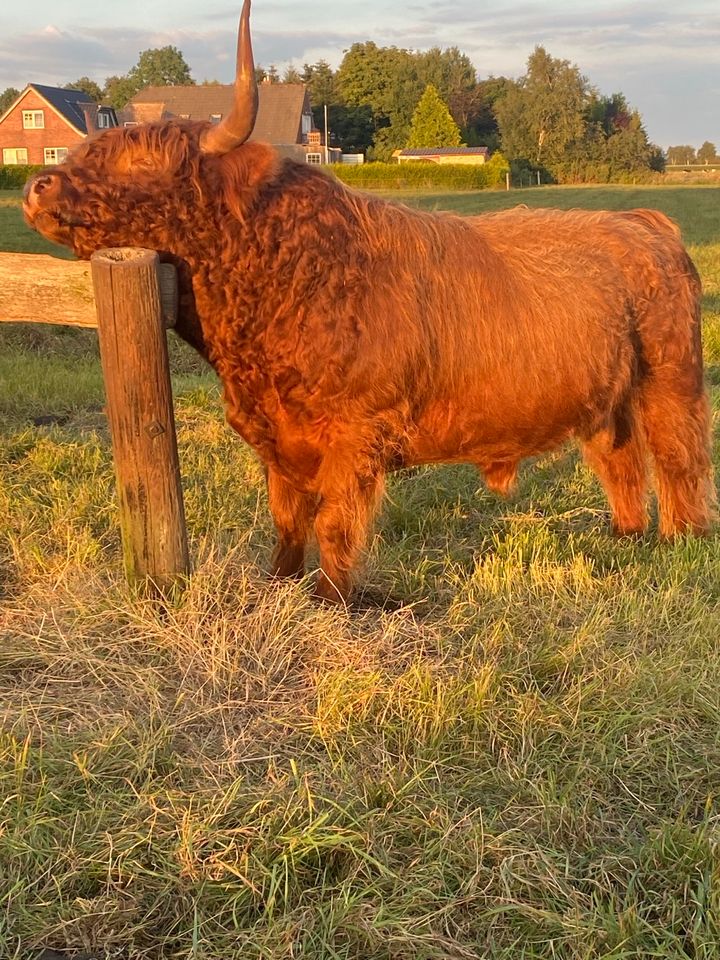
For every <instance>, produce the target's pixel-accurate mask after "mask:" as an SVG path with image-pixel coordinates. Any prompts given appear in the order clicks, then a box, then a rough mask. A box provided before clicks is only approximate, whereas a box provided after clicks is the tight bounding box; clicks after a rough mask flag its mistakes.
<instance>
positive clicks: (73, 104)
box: [30, 83, 96, 133]
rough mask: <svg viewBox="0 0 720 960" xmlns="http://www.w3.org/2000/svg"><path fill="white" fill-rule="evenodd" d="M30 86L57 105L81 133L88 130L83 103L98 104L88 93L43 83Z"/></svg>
mask: <svg viewBox="0 0 720 960" xmlns="http://www.w3.org/2000/svg"><path fill="white" fill-rule="evenodd" d="M30 86H31V87H32V88H33V90H36V91H37V92H38V93H39V94H40V96H41V97H44V98H45V100H47V102H48V103H49V104H50V105H51V106H53V107H55V109H56V110H57V111H58V113H60V114H62V116H63V117H64V118H65V119H66V120H67V121H68V122H69V123H71V124H72V125H73V126H74V127H77V129H78V130H80V132H81V133H87V132H88V129H87V121H86V119H85V113H84V112H83V110H82V107H81V104H85V105H87V104H92V105H93V106H96V104H95V101H94V100H93V99H92V97H89V96H88V95H87V93H84V92H83V91H82V90H63V89H62V88H61V87H46V86H45V85H44V84H41V83H31V84H30Z"/></svg>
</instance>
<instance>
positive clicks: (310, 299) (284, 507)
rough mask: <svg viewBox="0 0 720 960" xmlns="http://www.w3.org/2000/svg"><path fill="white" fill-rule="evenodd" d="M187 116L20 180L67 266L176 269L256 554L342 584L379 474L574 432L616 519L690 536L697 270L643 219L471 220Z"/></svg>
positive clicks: (704, 412) (186, 328)
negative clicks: (70, 259) (267, 523)
mask: <svg viewBox="0 0 720 960" xmlns="http://www.w3.org/2000/svg"><path fill="white" fill-rule="evenodd" d="M203 129H204V125H202V124H190V123H187V124H180V123H165V124H156V125H149V126H146V127H137V128H131V129H127V130H119V129H118V130H110V131H108V132H105V133H103V134H102V135H100V136H99V137H97V139H95V140H92V141H89V142H87V143H86V144H84V145H83V146H82V147H81V148H80V149H79V150H78V151H77V152H76V153H75V154H74V155H72V156H71V157H70V158H69V159H68V160H67V161H66V162H65V163H63V164H62V165H60V166H58V167H56V168H54V169H53V170H51V171H47V172H45V173H43V174H41V175H39V176H38V177H37V178H36V179H35V180H34V181H33V182H32V183H31V184H30V185H29V187H28V190H27V194H26V197H27V199H26V204H25V213H26V217H27V219H28V222H29V223H30V224H31V225H33V226H34V227H35V228H36V229H38V230H40V231H41V232H42V233H44V234H45V235H46V236H48V237H50V238H51V239H53V240H57V241H58V242H60V243H64V244H67V245H68V246H70V247H71V248H72V249H73V250H74V251H75V253H76V254H77V255H78V256H80V257H83V258H86V257H89V256H90V254H91V253H92V252H93V251H94V250H96V249H97V248H98V247H106V246H122V245H133V246H138V245H140V246H145V247H151V248H154V249H157V250H159V251H161V252H162V255H163V257H164V258H165V259H166V260H169V261H171V262H173V263H175V264H176V265H177V267H178V270H179V274H180V280H181V316H180V322H179V324H178V332H179V333H180V335H181V336H183V337H185V338H186V339H187V340H188V341H189V342H190V343H192V344H193V345H194V346H195V347H196V348H197V349H198V350H199V351H200V352H201V353H202V354H203V355H204V356H205V357H206V358H207V359H208V360H209V362H210V363H211V364H212V365H213V367H214V368H215V370H216V371H217V373H218V375H219V376H220V378H221V380H222V382H223V385H224V392H225V404H226V408H227V418H228V420H229V422H230V423H231V425H232V426H233V427H234V428H235V429H236V430H237V432H238V433H239V434H240V435H241V436H242V437H243V438H244V439H245V440H246V441H247V442H248V443H249V444H251V445H252V447H253V448H254V449H255V450H256V451H257V453H258V455H259V456H260V458H261V459H262V461H263V463H264V464H265V466H266V469H267V481H268V493H269V500H270V508H271V510H272V514H273V517H274V520H275V524H276V526H277V531H278V545H277V548H276V550H275V555H274V560H273V569H274V572H275V573H276V574H277V575H279V576H284V577H287V576H297V575H300V574H301V573H302V572H303V564H304V554H305V545H306V543H307V541H308V539H309V538H310V536H311V535H312V533H313V531H314V534H315V536H316V537H317V541H318V544H319V548H320V554H321V565H322V572H321V574H320V577H319V581H318V584H317V593H318V594H319V595H320V596H322V597H325V598H329V599H337V598H343V599H344V598H346V597H347V596H348V594H349V591H350V587H351V574H352V571H353V568H354V566H355V564H356V561H357V557H358V553H359V551H360V550H361V547H362V544H363V541H364V540H365V537H366V534H367V531H368V528H369V524H370V521H371V518H372V515H373V513H374V511H375V508H376V505H377V503H378V500H379V499H380V496H381V493H382V488H383V478H384V476H385V473H386V472H387V471H388V470H391V469H393V468H397V467H400V466H404V465H410V464H420V463H432V462H448V461H450V462H461V461H462V462H470V463H473V464H475V465H476V466H477V467H478V469H479V470H480V471H481V473H482V474H483V475H484V477H485V479H486V482H487V484H488V485H489V486H490V487H491V488H492V489H494V490H498V491H500V492H503V493H504V492H506V491H507V490H508V489H509V488H510V487H511V486H512V484H513V482H514V480H515V475H516V471H517V467H518V463H519V461H520V460H521V459H522V458H524V457H528V456H531V455H533V454H537V453H540V452H541V451H544V450H548V449H551V448H553V447H556V446H557V445H558V444H561V443H563V442H564V441H566V440H567V439H568V438H575V439H576V440H578V441H579V442H580V444H581V446H582V448H583V451H584V454H585V456H586V458H587V460H588V462H589V463H590V464H591V465H592V467H593V468H594V469H595V471H596V472H597V474H598V476H599V477H600V479H601V481H602V483H603V485H604V487H605V490H606V491H607V495H608V498H609V500H610V505H611V509H612V515H613V524H614V527H615V529H616V530H617V532H618V533H621V534H626V533H634V532H636V531H642V530H644V529H645V527H646V525H647V522H648V515H647V503H646V500H647V484H648V463H649V454H650V455H651V456H652V462H653V463H654V474H655V483H656V487H657V492H658V497H659V506H660V532H661V534H662V535H663V536H672V535H674V534H676V533H680V532H683V531H686V530H689V531H692V532H693V533H703V532H705V531H706V530H707V529H708V525H709V523H710V520H711V512H712V503H713V491H714V488H713V484H712V475H711V463H710V456H709V412H708V402H707V398H706V395H705V392H704V388H703V367H702V353H701V344H700V309H699V302H700V283H699V280H698V276H697V273H696V271H695V269H694V267H693V265H692V263H691V261H690V259H689V257H688V255H687V253H686V252H685V250H684V248H683V246H682V243H681V241H680V238H679V233H678V231H677V229H676V228H675V226H674V225H673V224H672V223H671V222H670V221H669V220H668V219H667V218H666V217H664V216H663V215H662V214H660V213H654V212H652V211H643V210H635V211H630V212H627V213H610V212H600V213H586V212H580V211H572V212H558V211H553V210H541V211H531V210H527V209H515V210H511V211H509V212H506V213H498V214H493V215H490V216H483V217H476V218H473V219H460V218H457V217H453V216H449V215H441V214H426V213H418V212H413V211H411V210H409V209H405V208H403V207H400V206H395V205H392V204H390V203H387V202H384V201H382V200H378V199H373V198H369V197H366V196H361V195H359V194H356V193H353V192H351V191H349V190H346V189H345V188H344V187H343V186H342V185H341V184H340V183H338V182H336V181H335V180H334V179H333V178H330V177H327V176H325V175H324V174H323V173H321V172H318V171H315V170H313V169H312V168H311V167H308V166H303V165H298V164H295V163H292V162H289V161H283V162H281V161H279V160H278V158H277V156H276V154H275V153H274V152H273V151H272V150H271V149H270V148H269V147H266V146H263V145H260V144H254V143H246V144H244V145H242V146H239V147H237V148H235V149H233V150H231V151H230V152H229V153H226V154H224V155H208V154H203V153H202V152H201V150H200V148H199V138H200V135H201V132H202V130H203Z"/></svg>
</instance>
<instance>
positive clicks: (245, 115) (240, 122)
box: [200, 0, 258, 153]
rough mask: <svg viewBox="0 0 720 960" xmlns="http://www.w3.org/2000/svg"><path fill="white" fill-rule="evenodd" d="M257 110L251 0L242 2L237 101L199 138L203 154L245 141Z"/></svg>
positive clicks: (228, 149)
mask: <svg viewBox="0 0 720 960" xmlns="http://www.w3.org/2000/svg"><path fill="white" fill-rule="evenodd" d="M257 109H258V89H257V82H256V80H255V64H254V62H253V52H252V42H251V40H250V0H245V2H244V3H243V8H242V13H241V14H240V27H239V29H238V44H237V67H236V69H235V102H234V104H233V108H232V110H231V111H230V113H229V114H228V115H227V116H226V117H224V118H223V119H222V120H221V121H220V123H218V124H216V125H215V126H213V127H210V128H209V129H208V130H206V131H205V132H204V133H203V135H202V137H201V139H200V149H201V150H202V152H203V153H228V152H229V151H230V150H232V149H233V148H234V147H239V146H240V144H241V143H245V141H246V140H247V138H248V137H249V136H250V134H251V133H252V132H253V127H254V126H255V118H256V117H257Z"/></svg>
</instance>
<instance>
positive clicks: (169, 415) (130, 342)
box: [0, 247, 190, 594]
mask: <svg viewBox="0 0 720 960" xmlns="http://www.w3.org/2000/svg"><path fill="white" fill-rule="evenodd" d="M176 317H177V278H176V276H175V270H174V268H173V267H171V266H168V265H166V264H160V262H159V259H158V255H157V253H155V252H154V251H152V250H143V249H139V248H131V247H126V248H119V249H112V250H99V251H98V252H97V253H95V254H93V257H92V260H91V261H90V263H80V262H76V261H68V260H57V259H54V258H52V257H47V256H40V255H37V254H17V253H0V322H10V323H55V324H68V325H71V326H77V327H97V330H98V339H99V343H100V359H101V362H102V369H103V377H104V380H105V394H106V398H107V415H108V420H109V423H110V433H111V437H112V446H113V458H114V461H115V476H116V480H117V491H118V503H119V508H120V527H121V533H122V543H123V555H124V560H125V570H126V574H127V576H128V580H129V581H130V582H131V583H133V584H138V585H143V586H145V587H146V588H147V589H148V590H149V591H151V592H158V593H160V594H166V593H167V592H168V591H169V590H172V589H175V588H176V587H177V586H178V584H180V583H182V581H183V579H184V578H185V577H187V575H188V574H189V571H190V563H189V556H188V547H187V534H186V530H185V514H184V508H183V499H182V487H181V484H180V463H179V459H178V452H177V440H176V436H175V418H174V416H173V406H172V390H171V385H170V367H169V363H168V352H167V339H166V335H165V330H166V328H167V327H171V326H173V325H174V324H175V320H176Z"/></svg>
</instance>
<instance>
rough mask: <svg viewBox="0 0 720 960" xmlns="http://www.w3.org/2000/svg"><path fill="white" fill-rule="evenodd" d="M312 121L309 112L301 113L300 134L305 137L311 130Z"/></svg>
mask: <svg viewBox="0 0 720 960" xmlns="http://www.w3.org/2000/svg"><path fill="white" fill-rule="evenodd" d="M312 122H313V118H312V114H311V113H304V114H303V115H302V134H303V136H304V137H306V136H307V135H308V134H309V133H310V131H311V130H312Z"/></svg>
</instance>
